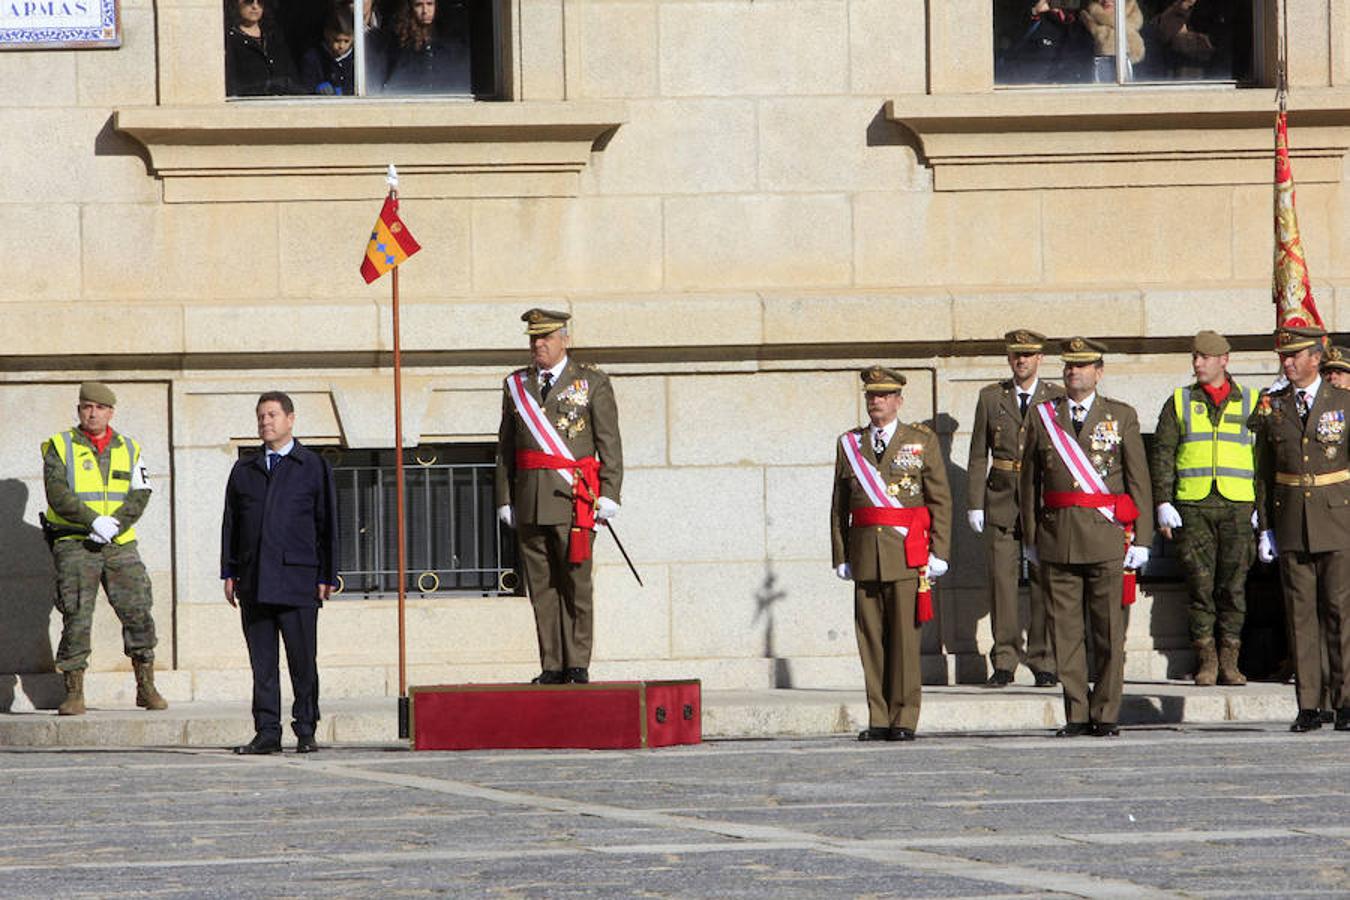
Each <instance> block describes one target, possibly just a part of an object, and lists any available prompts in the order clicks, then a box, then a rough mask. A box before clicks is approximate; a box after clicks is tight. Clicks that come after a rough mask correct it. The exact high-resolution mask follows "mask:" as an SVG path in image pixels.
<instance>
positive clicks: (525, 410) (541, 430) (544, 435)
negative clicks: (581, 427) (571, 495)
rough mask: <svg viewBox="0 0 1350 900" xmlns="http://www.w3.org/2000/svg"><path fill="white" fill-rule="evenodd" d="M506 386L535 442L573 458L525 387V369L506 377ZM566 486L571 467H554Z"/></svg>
mask: <svg viewBox="0 0 1350 900" xmlns="http://www.w3.org/2000/svg"><path fill="white" fill-rule="evenodd" d="M506 387H507V389H508V390H509V391H510V392H511V399H512V401H514V403H515V404H516V412H518V413H520V417H521V418H522V419H524V420H525V427H526V428H528V429H530V434H532V435H534V440H535V443H537V444H538V445H539V446H540V447H541V448H543V450H544V452H545V453H548V454H550V455H552V456H561V457H562V458H563V459H571V460H575V459H576V457H575V456H573V455H572V451H571V450H569V449H568V448H567V444H566V443H564V441H563V439H562V435H560V434H558V431H557V429H556V428H554V427H553V423H552V422H550V421H549V420H548V416H546V415H544V410H543V407H541V406H540V405H539V401H537V400H535V399H534V396H533V395H532V394H530V392H529V391H528V390H526V389H525V371H524V370H523V369H522V370H521V371H519V372H515V373H513V374H512V375H511V377H510V378H508V379H506ZM553 471H554V472H557V473H558V476H559V477H560V478H562V480H563V481H565V482H567V486H568V487H571V486H572V470H571V469H554V470H553Z"/></svg>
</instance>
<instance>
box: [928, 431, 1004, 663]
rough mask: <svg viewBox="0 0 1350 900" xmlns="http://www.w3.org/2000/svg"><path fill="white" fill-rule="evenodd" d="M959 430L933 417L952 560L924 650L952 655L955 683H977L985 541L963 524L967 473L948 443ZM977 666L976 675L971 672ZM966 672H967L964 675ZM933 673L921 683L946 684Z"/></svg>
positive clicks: (984, 611) (984, 590) (980, 659)
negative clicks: (948, 496) (946, 490)
mask: <svg viewBox="0 0 1350 900" xmlns="http://www.w3.org/2000/svg"><path fill="white" fill-rule="evenodd" d="M959 427H960V423H959V422H957V421H956V419H955V418H954V417H952V416H951V415H949V414H947V413H938V415H937V417H936V418H935V420H934V430H935V431H936V432H937V436H938V446H939V448H940V450H941V453H942V463H943V465H944V466H945V467H946V469H947V482H948V484H950V486H951V492H952V551H951V557H952V558H951V559H950V560H949V563H950V565H951V569H950V571H949V572H948V573H947V575H945V576H943V578H942V579H941V580H940V581H938V582H937V585H938V587H937V595H936V596H937V597H938V598H939V608H940V609H941V615H939V616H938V617H937V618H936V619H935V620H934V622H933V623H931V624H930V625H928V626H925V634H924V649H925V651H926V652H932V653H938V652H945V653H953V654H955V655H956V663H957V665H956V667H955V676H956V677H955V681H956V683H957V684H967V683H970V684H978V683H982V682H983V681H984V678H985V671H984V658H983V657H982V656H980V654H979V653H978V652H977V649H978V642H977V640H976V630H977V628H978V627H979V622H980V619H982V618H984V617H985V616H987V615H988V614H989V604H988V590H987V585H988V581H989V573H988V572H987V565H986V562H985V554H984V542H983V540H982V539H981V538H980V536H979V535H977V534H976V533H975V532H974V531H972V530H971V529H970V528H969V527H968V525H967V524H966V495H967V488H968V486H969V481H970V474H969V473H968V472H967V471H966V470H965V469H964V468H962V467H961V466H959V465H957V463H956V461H955V460H954V459H952V442H953V438H954V436H955V434H956V432H957V430H958V429H959ZM944 594H945V595H946V596H945V597H944V596H943V595H944ZM939 622H941V623H943V624H942V625H941V629H942V630H941V632H940V633H939V632H938V630H937V627H938V623H939ZM930 629H931V630H932V633H931V634H929V630H930ZM944 635H945V640H943V636H944ZM944 645H945V646H944ZM972 661H974V664H972ZM976 666H977V667H978V671H974V668H975V667H976ZM967 668H970V669H972V670H971V671H965V669H967ZM933 674H936V673H927V672H926V673H925V677H924V683H925V684H935V683H936V684H945V683H946V680H947V679H946V673H945V672H944V673H943V678H942V680H940V681H933V680H930V678H929V676H930V675H933Z"/></svg>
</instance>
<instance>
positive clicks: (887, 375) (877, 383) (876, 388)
mask: <svg viewBox="0 0 1350 900" xmlns="http://www.w3.org/2000/svg"><path fill="white" fill-rule="evenodd" d="M859 377H860V378H862V383H863V390H864V391H866V392H867V393H869V394H890V393H893V392H894V391H898V390H900V389H901V388H902V387H904V386H905V376H904V375H901V374H900V373H899V372H897V371H895V369H888V368H886V367H885V366H868V367H867V368H865V369H863V370H862V372H860V373H859Z"/></svg>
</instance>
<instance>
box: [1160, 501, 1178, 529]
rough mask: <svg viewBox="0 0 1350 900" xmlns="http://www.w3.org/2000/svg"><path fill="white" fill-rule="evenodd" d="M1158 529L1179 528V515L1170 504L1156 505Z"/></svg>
mask: <svg viewBox="0 0 1350 900" xmlns="http://www.w3.org/2000/svg"><path fill="white" fill-rule="evenodd" d="M1158 527H1159V528H1180V527H1181V513H1179V512H1177V508H1176V507H1175V506H1173V505H1172V504H1170V503H1159V504H1158Z"/></svg>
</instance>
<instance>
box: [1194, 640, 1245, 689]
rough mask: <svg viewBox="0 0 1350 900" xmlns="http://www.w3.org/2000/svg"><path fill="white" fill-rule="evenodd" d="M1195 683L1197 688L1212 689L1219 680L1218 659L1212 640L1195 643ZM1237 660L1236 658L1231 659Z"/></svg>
mask: <svg viewBox="0 0 1350 900" xmlns="http://www.w3.org/2000/svg"><path fill="white" fill-rule="evenodd" d="M1194 646H1195V664H1196V665H1195V683H1196V685H1197V686H1198V687H1213V686H1214V684H1215V682H1217V681H1218V679H1219V657H1218V655H1217V654H1216V653H1215V652H1214V638H1205V639H1204V640H1199V641H1196V642H1195V645H1194ZM1233 658H1234V660H1236V659H1237V657H1236V656H1234V657H1233Z"/></svg>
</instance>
